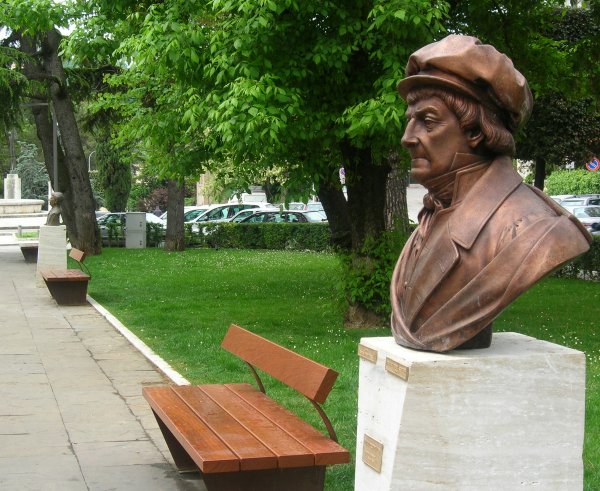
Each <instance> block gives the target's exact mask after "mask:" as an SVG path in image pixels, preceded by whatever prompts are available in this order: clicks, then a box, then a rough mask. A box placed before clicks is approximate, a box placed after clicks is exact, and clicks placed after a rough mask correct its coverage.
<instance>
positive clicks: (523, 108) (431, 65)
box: [398, 34, 533, 132]
mask: <svg viewBox="0 0 600 491" xmlns="http://www.w3.org/2000/svg"><path fill="white" fill-rule="evenodd" d="M427 85H434V86H443V87H447V88H450V89H454V90H456V91H458V92H460V93H462V94H466V95H468V96H470V97H473V98H474V99H476V100H477V101H479V102H480V103H482V104H484V105H486V106H488V107H491V108H492V109H496V110H498V109H499V110H501V111H502V112H503V113H504V115H505V118H503V119H504V120H505V122H506V125H507V127H508V129H509V130H510V131H512V132H514V131H515V130H516V129H517V128H519V127H520V126H522V125H523V124H524V123H525V122H526V121H527V119H528V118H529V115H530V114H531V108H532V106H533V97H532V96H531V91H530V90H529V86H528V85H527V80H525V77H524V76H523V75H522V74H521V73H520V72H519V71H518V70H517V69H516V68H515V67H514V65H513V63H512V61H511V60H510V58H509V57H508V56H506V55H505V54H502V53H500V52H499V51H497V50H496V48H494V47H493V46H490V45H489V44H482V43H481V41H479V39H477V38H474V37H471V36H461V35H456V34H452V35H450V36H447V37H445V38H444V39H442V40H440V41H437V42H435V43H431V44H428V45H427V46H424V47H422V48H421V49H419V50H417V51H415V52H414V53H413V54H412V55H411V56H410V58H409V59H408V63H407V65H406V78H405V79H403V80H401V81H400V83H399V84H398V92H399V93H400V95H401V96H402V97H403V98H404V99H406V96H407V94H408V93H409V92H410V91H411V90H413V89H415V88H419V87H423V86H427Z"/></svg>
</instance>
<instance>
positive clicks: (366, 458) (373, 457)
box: [362, 435, 383, 472]
mask: <svg viewBox="0 0 600 491" xmlns="http://www.w3.org/2000/svg"><path fill="white" fill-rule="evenodd" d="M382 459H383V444H382V443H380V442H378V441H377V440H375V439H374V438H371V437H370V436H369V435H365V438H364V441H363V453H362V461H363V462H364V463H365V464H367V465H368V466H369V467H370V468H371V469H374V470H376V471H377V472H381V461H382Z"/></svg>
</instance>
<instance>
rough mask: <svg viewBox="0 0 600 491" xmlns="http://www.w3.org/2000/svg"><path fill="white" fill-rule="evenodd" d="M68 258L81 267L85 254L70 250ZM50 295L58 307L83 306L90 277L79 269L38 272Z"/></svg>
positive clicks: (77, 250)
mask: <svg viewBox="0 0 600 491" xmlns="http://www.w3.org/2000/svg"><path fill="white" fill-rule="evenodd" d="M69 256H70V257H71V258H72V259H74V260H75V261H77V263H78V264H79V265H80V267H83V260H84V259H85V252H83V251H80V250H79V249H75V248H72V249H71V252H70V253H69ZM40 274H41V275H42V278H43V279H44V282H45V283H46V286H47V287H48V290H49V291H50V294H51V295H52V297H53V298H54V300H56V303H57V304H59V305H83V304H85V303H86V302H87V287H88V282H89V281H90V278H91V276H90V275H89V274H87V273H84V272H83V271H81V270H80V269H46V270H42V271H40Z"/></svg>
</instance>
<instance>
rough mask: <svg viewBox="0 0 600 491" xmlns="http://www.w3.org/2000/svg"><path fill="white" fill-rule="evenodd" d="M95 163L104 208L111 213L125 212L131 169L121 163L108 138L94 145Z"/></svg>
mask: <svg viewBox="0 0 600 491" xmlns="http://www.w3.org/2000/svg"><path fill="white" fill-rule="evenodd" d="M96 162H97V165H98V181H99V184H100V187H101V188H102V190H103V191H104V203H105V206H106V207H107V208H108V209H109V210H111V211H117V212H118V211H125V210H126V209H127V199H128V198H129V191H130V190H131V167H130V166H129V165H128V164H127V163H125V162H123V160H122V159H121V156H120V153H119V151H118V149H116V148H115V147H114V146H113V145H112V144H111V142H110V140H109V139H108V138H106V139H102V140H101V141H99V142H98V144H97V145H96Z"/></svg>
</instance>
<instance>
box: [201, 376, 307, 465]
mask: <svg viewBox="0 0 600 491" xmlns="http://www.w3.org/2000/svg"><path fill="white" fill-rule="evenodd" d="M245 385H246V386H247V390H253V391H257V390H256V389H255V388H254V387H252V386H250V385H248V384H245ZM201 387H202V390H203V391H204V392H206V393H207V394H208V395H209V396H210V397H211V398H212V399H213V400H214V401H215V402H217V403H218V404H219V405H220V406H222V407H223V408H224V409H225V410H226V411H227V412H228V413H229V414H231V415H232V416H233V417H234V418H235V419H236V420H237V421H239V422H240V424H242V425H243V426H244V427H245V428H246V429H247V430H248V432H250V433H252V434H253V435H254V436H255V437H256V438H257V439H258V440H260V441H261V442H262V444H263V445H264V446H265V447H267V448H268V449H269V450H270V451H271V452H273V453H274V454H275V455H276V456H277V461H278V462H277V463H278V467H280V468H288V467H304V466H313V465H315V456H314V454H313V453H312V452H311V451H310V450H309V449H308V448H306V447H305V446H304V445H302V444H301V443H300V442H298V440H297V439H295V438H293V437H292V436H291V435H290V434H289V432H288V431H286V429H285V428H282V427H281V426H280V425H278V424H277V423H275V422H274V421H273V420H271V419H269V418H268V417H266V416H265V415H264V414H263V413H262V412H260V411H257V409H256V408H255V407H253V406H252V405H251V404H249V403H248V402H247V401H246V400H245V399H243V398H241V397H240V396H239V395H238V394H237V393H236V392H235V391H232V390H231V389H229V388H228V387H227V386H226V385H203V386H201ZM299 422H301V420H300V419H299V418H296V419H295V421H292V422H291V423H292V424H298V423H299Z"/></svg>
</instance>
